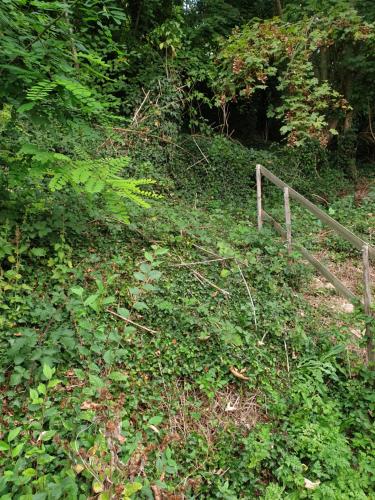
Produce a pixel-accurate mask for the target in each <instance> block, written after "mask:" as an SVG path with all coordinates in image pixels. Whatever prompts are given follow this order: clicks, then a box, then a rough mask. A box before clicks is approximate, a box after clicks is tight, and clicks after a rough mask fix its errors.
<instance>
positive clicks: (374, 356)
mask: <svg viewBox="0 0 375 500" xmlns="http://www.w3.org/2000/svg"><path fill="white" fill-rule="evenodd" d="M362 260H363V284H364V301H363V305H364V309H365V314H367V315H368V316H371V285H370V262H369V246H368V245H367V244H366V245H363V247H362ZM366 341H367V360H368V363H374V362H375V350H374V340H373V332H372V328H371V325H369V324H368V323H367V324H366Z"/></svg>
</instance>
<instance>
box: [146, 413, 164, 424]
mask: <svg viewBox="0 0 375 500" xmlns="http://www.w3.org/2000/svg"><path fill="white" fill-rule="evenodd" d="M163 418H164V417H163V416H162V415H156V416H155V417H151V418H150V420H149V421H148V425H159V424H161V423H162V421H163Z"/></svg>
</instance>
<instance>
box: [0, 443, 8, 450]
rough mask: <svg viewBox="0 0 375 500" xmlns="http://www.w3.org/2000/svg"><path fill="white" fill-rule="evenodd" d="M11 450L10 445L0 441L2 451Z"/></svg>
mask: <svg viewBox="0 0 375 500" xmlns="http://www.w3.org/2000/svg"><path fill="white" fill-rule="evenodd" d="M9 448H10V446H9V444H8V443H6V442H5V441H0V451H8V450H9Z"/></svg>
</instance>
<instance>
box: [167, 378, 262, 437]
mask: <svg viewBox="0 0 375 500" xmlns="http://www.w3.org/2000/svg"><path fill="white" fill-rule="evenodd" d="M175 389H176V391H175V394H173V395H172V394H171V395H170V396H169V398H168V399H170V401H172V400H173V401H176V399H177V400H178V407H177V408H176V409H171V408H170V407H169V404H168V399H166V400H165V402H164V405H165V408H163V411H164V412H165V413H166V414H169V431H168V432H169V433H172V434H173V433H174V434H178V435H179V436H180V437H181V438H182V439H184V438H187V437H188V435H189V434H190V433H192V432H196V433H199V434H200V435H203V436H205V438H206V440H207V443H208V444H210V445H212V444H213V443H214V441H215V435H216V434H217V432H218V431H220V430H223V429H227V428H230V427H233V426H235V427H237V428H241V429H242V430H243V431H244V432H245V433H246V432H249V431H250V430H251V429H252V428H253V427H254V426H255V424H256V423H257V422H258V421H260V420H265V418H266V417H265V416H264V415H262V414H261V411H260V405H259V404H258V403H257V399H258V397H259V394H258V393H257V392H255V393H251V392H250V391H248V390H247V389H245V388H243V389H242V388H240V389H239V388H238V387H236V386H235V385H230V386H227V387H225V389H223V390H222V391H218V392H217V393H216V395H215V397H214V398H212V399H209V398H208V397H206V396H205V395H204V394H202V393H201V392H200V391H192V390H189V391H186V390H184V389H183V388H182V387H176V388H175Z"/></svg>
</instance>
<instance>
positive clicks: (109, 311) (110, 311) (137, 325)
mask: <svg viewBox="0 0 375 500" xmlns="http://www.w3.org/2000/svg"><path fill="white" fill-rule="evenodd" d="M106 311H107V313H109V314H112V316H116V318H119V319H122V320H123V321H126V322H127V323H130V324H131V325H134V326H136V327H137V328H140V329H141V330H145V331H146V332H150V333H159V332H157V331H156V330H151V328H147V326H143V325H140V324H139V323H136V322H135V321H132V320H131V319H129V318H125V316H121V314H118V313H117V312H115V311H112V309H107V310H106Z"/></svg>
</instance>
